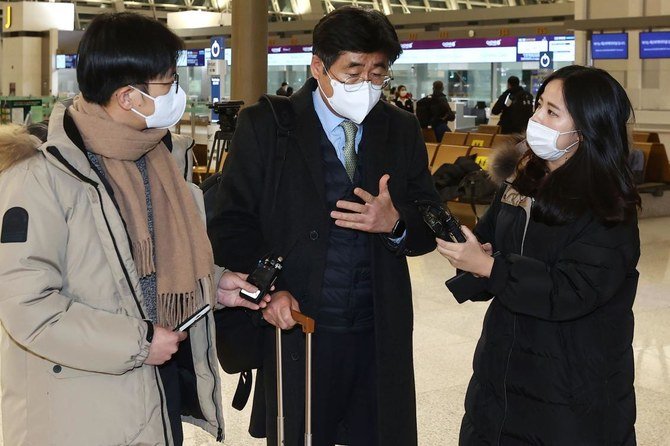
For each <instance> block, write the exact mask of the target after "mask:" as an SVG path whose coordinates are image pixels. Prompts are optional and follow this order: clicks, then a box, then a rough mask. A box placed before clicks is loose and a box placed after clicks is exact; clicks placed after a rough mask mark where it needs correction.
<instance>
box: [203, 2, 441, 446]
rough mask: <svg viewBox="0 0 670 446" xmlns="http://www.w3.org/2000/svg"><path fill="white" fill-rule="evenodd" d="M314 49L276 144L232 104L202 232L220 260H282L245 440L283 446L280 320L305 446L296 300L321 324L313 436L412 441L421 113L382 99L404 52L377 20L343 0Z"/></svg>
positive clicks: (422, 242) (266, 126) (425, 181)
mask: <svg viewBox="0 0 670 446" xmlns="http://www.w3.org/2000/svg"><path fill="white" fill-rule="evenodd" d="M313 43H314V56H313V58H312V63H311V72H312V75H313V76H314V77H313V78H312V79H309V80H308V81H307V82H306V84H305V85H304V86H303V87H302V88H301V89H300V90H299V91H298V92H297V93H295V94H294V95H293V96H292V97H291V98H290V102H291V105H292V108H293V111H294V114H295V118H294V124H295V129H294V131H292V133H291V136H290V139H289V143H288V144H287V147H286V151H285V152H284V151H280V150H278V148H277V139H278V136H277V129H276V125H275V121H274V119H273V115H272V113H271V110H270V109H269V106H268V105H267V104H266V103H264V102H260V103H258V104H256V105H253V106H251V107H249V108H247V109H245V110H243V111H242V112H241V113H240V115H239V120H238V126H237V131H236V133H235V136H234V139H233V142H232V150H231V152H230V154H229V156H228V158H227V160H226V164H225V168H224V173H223V179H222V182H221V185H220V187H219V190H218V191H217V205H216V209H215V216H214V218H213V221H212V222H211V225H210V229H209V232H210V238H211V239H212V243H213V246H214V253H215V258H216V261H217V263H218V264H225V265H226V266H228V267H229V268H239V269H240V270H241V271H251V269H253V267H254V265H255V264H256V262H257V261H258V259H259V258H261V257H262V256H263V255H264V254H265V253H267V252H270V251H272V252H274V253H275V254H278V255H283V256H285V257H286V259H285V261H284V268H283V271H282V274H281V276H280V278H279V280H278V281H277V284H276V291H275V292H274V293H273V294H272V301H271V302H270V304H269V305H268V308H267V310H266V311H263V318H264V319H265V321H267V322H268V323H269V324H270V325H268V326H266V327H265V328H263V330H264V331H265V333H264V336H265V347H264V348H265V350H264V361H263V367H262V368H261V369H259V372H258V377H257V382H256V391H255V394H254V407H253V411H252V419H251V426H250V433H251V434H252V435H253V436H256V437H263V436H267V437H268V444H272V445H274V444H277V443H276V441H277V438H276V435H277V434H276V432H277V429H276V414H277V412H276V411H277V401H276V396H275V395H276V366H275V356H274V341H275V330H274V327H273V326H271V325H275V326H278V327H280V328H282V329H284V331H283V335H282V339H283V361H284V366H283V373H284V386H283V389H284V411H285V438H286V443H285V444H286V445H290V446H293V445H298V444H303V431H304V427H305V426H304V421H303V420H304V411H303V410H304V393H305V392H304V388H305V382H304V367H305V364H304V346H305V342H304V335H303V334H302V332H301V331H300V330H299V329H296V328H295V327H294V325H295V321H294V320H293V318H292V317H291V312H290V310H291V309H300V311H302V312H303V313H305V314H307V315H309V316H311V317H313V318H315V319H316V333H315V338H314V344H313V346H314V358H313V379H314V383H313V396H312V402H313V422H312V429H313V432H314V438H313V444H314V445H315V446H321V445H333V444H335V443H340V444H347V445H351V446H356V445H366V446H371V445H390V444H399V445H400V444H401V445H403V446H411V445H416V444H417V434H416V400H415V392H414V371H413V364H412V362H413V360H412V326H413V316H412V299H411V287H410V279H409V273H408V269H407V262H406V256H408V255H421V254H424V253H427V252H429V251H432V250H433V249H434V247H435V240H434V236H433V234H432V233H431V232H430V230H429V229H428V227H427V226H426V225H425V224H424V223H423V221H422V218H421V216H420V214H419V212H418V210H417V208H416V206H415V205H414V201H415V200H432V201H438V200H439V198H438V196H437V193H436V191H435V189H434V187H433V184H432V180H431V177H430V173H429V171H428V159H427V153H426V148H425V145H424V142H423V139H422V136H421V129H420V126H419V123H418V121H417V120H416V118H415V117H414V116H412V115H410V114H407V113H404V112H403V111H401V110H399V109H397V107H394V106H392V105H389V104H387V103H384V102H382V101H379V97H380V95H381V92H382V89H383V88H384V87H385V86H386V85H387V84H388V83H389V82H390V80H391V78H390V76H389V73H390V65H391V63H393V61H395V60H396V59H397V57H398V56H399V54H400V52H401V47H400V44H399V42H398V37H397V35H396V33H395V31H394V29H393V27H392V25H391V24H390V22H389V21H388V19H387V18H386V17H385V16H384V15H383V14H381V13H378V12H376V11H365V10H362V9H359V8H353V7H344V8H339V9H337V10H336V11H334V12H332V13H330V14H328V15H327V16H325V17H324V18H323V19H322V20H321V21H320V22H319V24H318V25H317V26H316V28H315V30H314V40H313ZM224 335H225V333H224Z"/></svg>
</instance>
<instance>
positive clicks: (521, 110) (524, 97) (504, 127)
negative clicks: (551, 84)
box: [491, 76, 533, 135]
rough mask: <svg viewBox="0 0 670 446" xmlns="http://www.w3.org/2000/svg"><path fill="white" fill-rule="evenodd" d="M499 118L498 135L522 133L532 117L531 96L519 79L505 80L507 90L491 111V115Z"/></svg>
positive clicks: (511, 77) (514, 77) (513, 77)
mask: <svg viewBox="0 0 670 446" xmlns="http://www.w3.org/2000/svg"><path fill="white" fill-rule="evenodd" d="M501 113H502V115H501V116H500V122H498V125H500V127H501V129H500V133H503V134H506V135H509V134H511V133H524V132H525V131H526V127H527V126H528V120H529V119H530V117H531V116H533V95H531V94H530V93H528V92H527V91H526V90H524V89H523V87H522V86H521V85H520V81H519V78H518V77H516V76H510V77H509V79H507V90H505V91H504V92H503V94H501V95H500V97H499V98H498V100H497V101H496V103H495V105H494V106H493V108H492V109H491V114H493V115H500V114H501Z"/></svg>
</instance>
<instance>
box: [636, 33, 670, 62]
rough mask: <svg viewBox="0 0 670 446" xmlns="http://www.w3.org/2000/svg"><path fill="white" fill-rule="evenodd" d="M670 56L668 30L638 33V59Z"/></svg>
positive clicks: (669, 34) (669, 35)
mask: <svg viewBox="0 0 670 446" xmlns="http://www.w3.org/2000/svg"><path fill="white" fill-rule="evenodd" d="M666 57H667V58H670V32H669V31H662V32H647V33H644V32H643V33H640V59H661V58H666Z"/></svg>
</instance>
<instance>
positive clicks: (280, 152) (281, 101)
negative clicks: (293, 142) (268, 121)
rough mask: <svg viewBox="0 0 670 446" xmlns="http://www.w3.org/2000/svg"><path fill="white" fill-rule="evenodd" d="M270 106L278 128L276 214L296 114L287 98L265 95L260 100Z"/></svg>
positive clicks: (274, 200) (275, 185) (274, 198)
mask: <svg viewBox="0 0 670 446" xmlns="http://www.w3.org/2000/svg"><path fill="white" fill-rule="evenodd" d="M260 100H261V101H265V102H267V103H268V105H269V106H270V111H271V112H272V117H273V118H274V121H275V126H276V128H277V146H276V152H275V172H276V174H275V181H274V187H273V190H274V195H273V197H272V211H273V212H274V208H275V205H276V203H277V193H278V192H279V183H280V181H281V176H282V171H283V170H284V162H285V161H286V152H287V150H288V144H289V139H290V138H291V135H292V133H293V130H294V129H295V112H294V111H293V104H292V103H291V100H290V99H289V98H287V97H286V96H276V95H269V94H264V95H263V96H261V98H260Z"/></svg>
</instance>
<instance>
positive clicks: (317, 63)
mask: <svg viewBox="0 0 670 446" xmlns="http://www.w3.org/2000/svg"><path fill="white" fill-rule="evenodd" d="M309 68H310V71H311V72H312V77H313V78H315V79H319V78H321V76H323V72H324V70H325V67H324V65H323V61H322V60H321V59H320V58H319V56H314V55H312V62H311V63H310V65H309Z"/></svg>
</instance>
